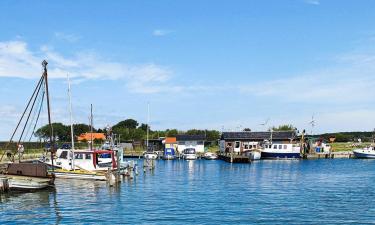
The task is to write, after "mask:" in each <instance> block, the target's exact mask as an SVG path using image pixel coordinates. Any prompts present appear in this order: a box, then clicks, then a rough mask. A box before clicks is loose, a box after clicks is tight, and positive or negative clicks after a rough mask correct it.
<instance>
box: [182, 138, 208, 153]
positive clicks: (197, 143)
mask: <svg viewBox="0 0 375 225" xmlns="http://www.w3.org/2000/svg"><path fill="white" fill-rule="evenodd" d="M176 138H177V151H178V152H179V153H182V152H183V151H184V150H185V149H186V148H194V149H195V152H196V153H204V141H205V140H206V137H205V136H204V135H177V137H176Z"/></svg>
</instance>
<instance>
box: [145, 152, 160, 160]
mask: <svg viewBox="0 0 375 225" xmlns="http://www.w3.org/2000/svg"><path fill="white" fill-rule="evenodd" d="M143 157H144V158H145V159H157V158H158V155H157V154H154V153H151V154H150V153H146V154H145V155H144V156H143Z"/></svg>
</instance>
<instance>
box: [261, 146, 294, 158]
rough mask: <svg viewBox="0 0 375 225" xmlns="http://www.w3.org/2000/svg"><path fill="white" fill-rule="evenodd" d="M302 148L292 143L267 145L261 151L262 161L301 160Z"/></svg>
mask: <svg viewBox="0 0 375 225" xmlns="http://www.w3.org/2000/svg"><path fill="white" fill-rule="evenodd" d="M300 151H301V148H300V146H299V145H298V144H292V143H287V144H285V143H266V144H264V145H263V148H262V149H261V159H299V158H301V154H300Z"/></svg>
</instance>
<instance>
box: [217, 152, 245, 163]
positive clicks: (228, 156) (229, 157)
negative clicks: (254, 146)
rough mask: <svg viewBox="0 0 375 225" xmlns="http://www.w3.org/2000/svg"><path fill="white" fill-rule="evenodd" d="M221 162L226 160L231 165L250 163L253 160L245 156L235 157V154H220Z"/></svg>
mask: <svg viewBox="0 0 375 225" xmlns="http://www.w3.org/2000/svg"><path fill="white" fill-rule="evenodd" d="M218 157H219V159H220V160H224V161H225V162H229V163H250V162H251V160H250V158H249V157H248V156H244V155H235V154H219V155H218Z"/></svg>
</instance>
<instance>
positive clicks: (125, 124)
mask: <svg viewBox="0 0 375 225" xmlns="http://www.w3.org/2000/svg"><path fill="white" fill-rule="evenodd" d="M137 126H138V122H137V121H136V120H133V119H126V120H123V121H121V122H119V123H117V124H116V125H114V126H113V127H112V129H113V130H115V129H117V128H128V129H136V128H137Z"/></svg>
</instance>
